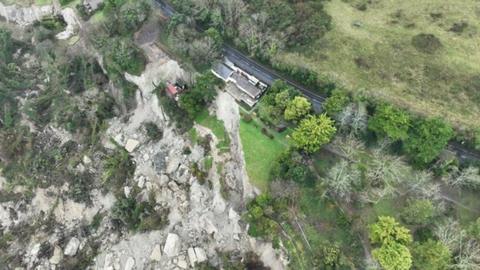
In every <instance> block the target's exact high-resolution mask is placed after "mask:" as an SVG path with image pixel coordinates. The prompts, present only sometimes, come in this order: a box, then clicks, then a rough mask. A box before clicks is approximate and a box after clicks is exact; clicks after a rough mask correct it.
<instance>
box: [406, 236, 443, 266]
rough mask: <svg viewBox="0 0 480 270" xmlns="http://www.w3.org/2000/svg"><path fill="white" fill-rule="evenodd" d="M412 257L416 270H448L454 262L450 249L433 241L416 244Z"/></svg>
mask: <svg viewBox="0 0 480 270" xmlns="http://www.w3.org/2000/svg"><path fill="white" fill-rule="evenodd" d="M412 255H413V269H415V270H446V269H449V267H450V264H451V261H452V258H451V253H450V251H449V250H448V248H447V247H446V246H445V245H443V244H442V243H440V242H437V241H434V240H431V239H429V240H427V241H426V242H423V243H416V244H414V246H413V248H412Z"/></svg>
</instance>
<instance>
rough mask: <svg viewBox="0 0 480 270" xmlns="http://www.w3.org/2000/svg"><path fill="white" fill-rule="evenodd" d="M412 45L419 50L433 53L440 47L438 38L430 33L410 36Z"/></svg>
mask: <svg viewBox="0 0 480 270" xmlns="http://www.w3.org/2000/svg"><path fill="white" fill-rule="evenodd" d="M412 45H413V47H415V49H417V50H418V51H420V52H423V53H429V54H432V53H435V52H436V51H437V50H438V49H440V48H441V47H442V43H441V42H440V40H439V39H438V38H437V37H436V36H434V35H432V34H423V33H422V34H418V35H416V36H414V37H413V38H412Z"/></svg>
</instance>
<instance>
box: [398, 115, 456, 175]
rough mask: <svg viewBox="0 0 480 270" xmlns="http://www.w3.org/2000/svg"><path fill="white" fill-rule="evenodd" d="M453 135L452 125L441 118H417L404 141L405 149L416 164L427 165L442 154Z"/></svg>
mask: <svg viewBox="0 0 480 270" xmlns="http://www.w3.org/2000/svg"><path fill="white" fill-rule="evenodd" d="M452 137H453V129H452V127H451V126H449V125H448V124H446V123H445V122H443V121H442V120H441V119H438V118H435V119H426V120H423V119H417V120H416V121H414V123H413V126H412V128H411V129H410V131H409V134H408V138H407V139H406V140H405V141H404V149H405V151H406V152H407V154H408V155H409V156H410V157H411V159H412V161H413V162H414V163H415V164H417V165H419V166H425V165H427V164H428V163H430V162H431V161H433V160H434V159H435V158H436V157H437V156H438V155H439V154H440V152H441V151H442V150H443V149H444V148H445V146H446V145H447V143H448V141H449V140H450V138H452Z"/></svg>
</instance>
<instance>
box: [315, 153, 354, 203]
mask: <svg viewBox="0 0 480 270" xmlns="http://www.w3.org/2000/svg"><path fill="white" fill-rule="evenodd" d="M323 181H324V183H325V185H326V186H327V192H328V193H330V194H331V195H333V196H337V197H339V198H341V199H343V200H345V201H346V202H350V201H351V199H352V193H353V191H354V189H355V186H356V185H358V183H359V182H360V172H359V171H358V169H357V168H356V167H355V166H353V165H352V164H351V163H349V162H348V161H346V160H341V161H340V162H338V163H336V164H335V165H334V166H333V167H332V168H331V169H330V170H329V171H328V173H327V176H326V177H325V178H324V179H323Z"/></svg>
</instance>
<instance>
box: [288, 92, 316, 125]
mask: <svg viewBox="0 0 480 270" xmlns="http://www.w3.org/2000/svg"><path fill="white" fill-rule="evenodd" d="M311 109H312V104H311V103H310V101H308V99H306V98H304V97H301V96H296V97H295V98H294V99H293V100H291V101H290V102H289V103H288V104H287V108H286V109H285V113H284V117H285V120H288V121H290V120H299V119H301V118H303V117H304V116H305V115H307V114H308V113H309V112H310V110H311Z"/></svg>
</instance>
